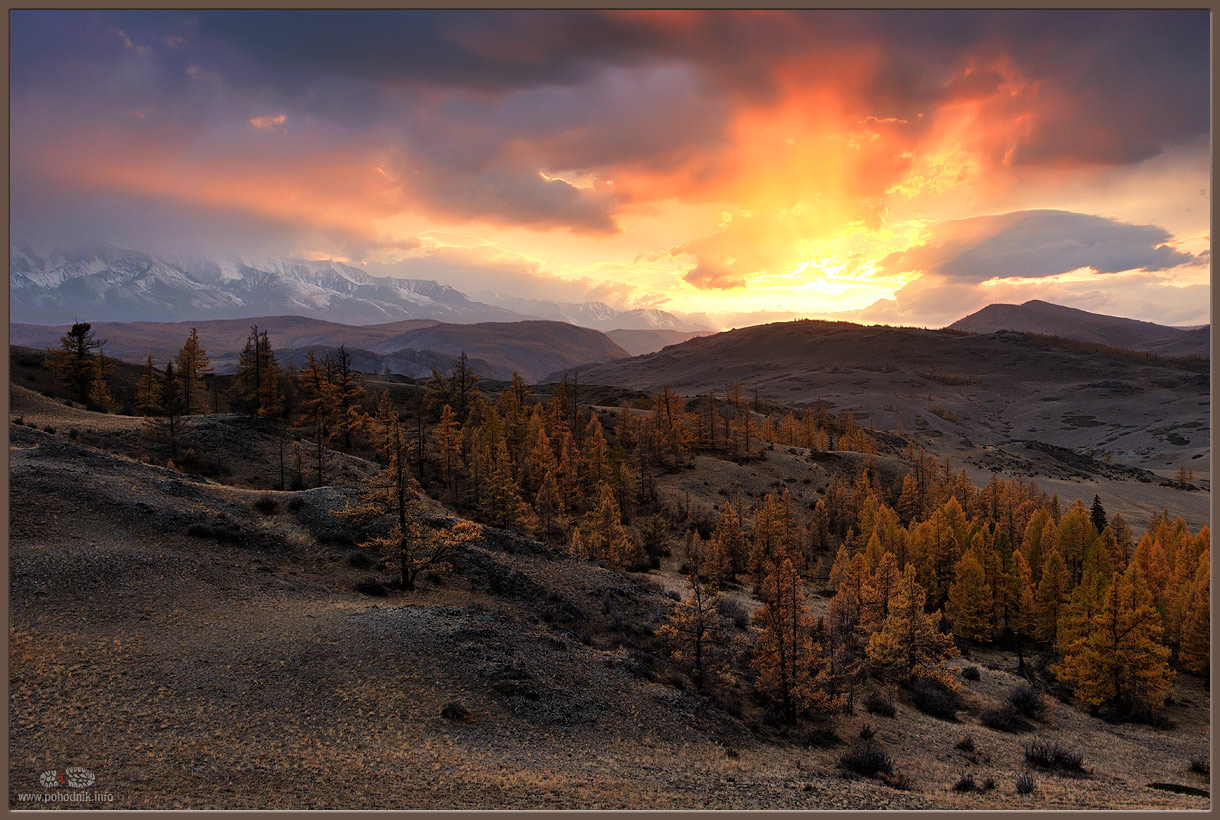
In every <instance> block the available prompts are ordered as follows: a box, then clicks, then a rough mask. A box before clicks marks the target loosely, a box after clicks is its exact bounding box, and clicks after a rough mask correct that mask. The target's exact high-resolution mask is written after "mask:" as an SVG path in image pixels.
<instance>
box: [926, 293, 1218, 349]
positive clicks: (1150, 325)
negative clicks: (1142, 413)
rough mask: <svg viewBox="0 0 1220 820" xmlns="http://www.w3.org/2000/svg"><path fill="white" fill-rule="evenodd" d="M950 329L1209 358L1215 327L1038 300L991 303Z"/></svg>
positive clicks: (960, 320) (954, 324) (958, 321)
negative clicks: (1014, 333) (1165, 322)
mask: <svg viewBox="0 0 1220 820" xmlns="http://www.w3.org/2000/svg"><path fill="white" fill-rule="evenodd" d="M949 328H950V329H951V330H964V331H967V332H970V333H994V332H996V331H998V330H1016V331H1021V332H1023V333H1042V334H1045V335H1048V336H1059V337H1060V338H1064V339H1075V340H1077V341H1082V342H1096V343H1098V344H1104V345H1109V346H1110V347H1121V348H1125V349H1127V350H1140V351H1144V352H1149V353H1156V354H1157V355H1160V356H1208V355H1209V353H1210V346H1211V328H1210V326H1208V325H1205V326H1203V327H1201V328H1196V329H1184V328H1177V327H1171V326H1169V325H1158V324H1156V323H1154V322H1142V321H1139V320H1137V319H1125V318H1122V317H1119V316H1107V315H1105V314H1103V313H1090V312H1089V311H1087V310H1079V309H1077V308H1070V307H1064V306H1063V305H1056V304H1052V303H1050V302H1043V301H1041V300H1040V299H1033V300H1030V301H1028V302H1025V303H1023V304H1020V305H1008V304H994V305H988V306H987V307H985V308H983V309H982V310H980V311H977V312H976V313H972V314H970V315H969V316H966V317H964V318H962V319H958V320H957V321H956V322H954V323H953V324H951V325H949Z"/></svg>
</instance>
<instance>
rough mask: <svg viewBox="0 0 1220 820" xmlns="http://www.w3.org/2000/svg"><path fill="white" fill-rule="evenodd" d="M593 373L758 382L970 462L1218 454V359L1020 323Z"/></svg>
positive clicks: (799, 341)
mask: <svg viewBox="0 0 1220 820" xmlns="http://www.w3.org/2000/svg"><path fill="white" fill-rule="evenodd" d="M556 375H559V374H554V375H553V376H552V378H554V377H555V376H556ZM580 378H581V381H582V382H586V383H589V384H604V385H609V386H615V387H625V388H633V389H637V390H647V391H657V390H660V389H661V388H662V387H663V386H664V385H666V384H668V385H669V386H670V387H671V388H673V389H674V390H676V391H677V392H678V393H680V394H682V395H686V396H696V395H701V394H704V393H707V392H709V391H714V392H716V393H717V394H718V395H724V392H725V390H726V389H727V388H728V387H729V386H730V385H732V384H733V383H735V382H737V383H740V384H741V385H742V387H743V389H744V392H745V393H746V395H747V396H749V395H752V392H753V390H754V389H755V388H757V390H758V394H759V396H760V397H761V398H762V399H770V400H773V401H778V402H781V403H786V404H798V405H810V404H812V403H814V402H818V401H826V402H827V403H828V404H829V405H830V408H831V410H832V411H835V412H837V411H839V410H842V409H850V410H851V411H852V412H853V413H854V414H855V415H856V418H857V420H859V421H860V422H861V423H862V424H867V423H870V422H872V423H875V424H876V426H877V427H878V428H879V429H882V430H895V429H898V426H899V425H902V427H903V428H905V429H906V430H908V431H912V432H914V433H915V434H916V435H917V436H919V437H920V438H921V440H922V441H923V442H925V444H926V446H927V447H928V448H929V449H931V450H933V451H934V452H939V453H942V454H947V455H953V456H955V457H957V458H966V457H969V458H972V459H975V460H978V459H979V458H981V456H980V452H979V448H980V447H982V448H984V449H986V448H998V449H999V450H1003V449H1005V448H1007V449H1010V450H1011V449H1013V448H1023V447H1024V445H1020V444H1019V442H1023V441H1034V442H1038V443H1041V444H1045V445H1049V446H1054V447H1061V448H1066V449H1068V450H1072V451H1079V452H1084V453H1088V454H1090V455H1092V456H1095V457H1097V458H1099V459H1100V458H1102V457H1103V456H1104V455H1105V454H1106V453H1107V452H1109V453H1111V455H1112V458H1113V459H1114V461H1116V462H1117V463H1121V464H1128V465H1132V466H1138V467H1140V468H1146V469H1151V470H1157V469H1160V470H1173V469H1176V468H1177V467H1179V466H1181V465H1183V464H1188V465H1191V466H1193V467H1195V468H1196V469H1205V465H1206V463H1207V462H1206V459H1207V457H1208V455H1209V453H1210V426H1209V412H1208V411H1209V386H1210V378H1209V374H1208V366H1207V363H1206V362H1199V361H1175V360H1167V359H1158V358H1155V357H1152V356H1148V355H1146V354H1137V353H1132V352H1129V351H1123V350H1118V349H1111V350H1109V351H1108V352H1097V351H1095V350H1092V349H1086V346H1084V345H1081V344H1079V343H1075V342H1056V341H1055V340H1048V339H1045V338H1034V337H1029V336H1027V335H1025V334H1022V333H1014V332H1011V331H1001V332H997V333H989V334H966V333H960V332H952V331H944V330H939V331H938V330H920V329H915V328H895V327H884V326H873V327H866V326H862V325H856V324H851V323H847V322H821V321H812V320H804V321H797V322H786V323H777V324H770V325H759V326H756V327H748V328H742V329H739V330H733V331H728V332H725V333H720V334H717V335H715V336H707V337H703V338H698V339H692V340H690V341H687V342H684V343H682V344H679V345H675V346H672V347H668V348H665V349H664V350H662V351H659V352H656V353H651V354H648V355H646V356H637V357H635V358H632V359H627V360H624V361H616V362H610V363H606V364H600V365H593V366H585V367H582V368H581V369H580ZM1010 455H1012V454H1010ZM1000 456H1001V454H1000V453H998V452H997V453H996V454H995V458H996V459H999V458H1000Z"/></svg>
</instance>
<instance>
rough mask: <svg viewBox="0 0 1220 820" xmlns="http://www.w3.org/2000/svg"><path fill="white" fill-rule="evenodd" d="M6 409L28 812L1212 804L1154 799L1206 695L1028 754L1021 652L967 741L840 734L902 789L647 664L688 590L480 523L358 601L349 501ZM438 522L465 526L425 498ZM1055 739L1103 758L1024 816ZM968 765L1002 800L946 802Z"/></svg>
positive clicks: (994, 663) (256, 436) (93, 417)
mask: <svg viewBox="0 0 1220 820" xmlns="http://www.w3.org/2000/svg"><path fill="white" fill-rule="evenodd" d="M14 397H15V399H16V403H17V404H19V405H20V407H21V409H22V412H23V413H25V418H24V419H23V422H24V423H23V424H20V425H14V426H13V427H12V428H11V430H12V435H11V464H12V467H11V469H12V473H11V476H12V497H11V503H12V511H13V515H12V520H11V553H10V590H11V603H10V606H11V608H10V617H11V624H10V626H11V631H10V693H11V695H10V697H11V700H10V714H11V734H10V744H11V745H10V770H9V777H10V805H15V800H16V798H15V795H16V794H17V793H20V792H25V791H36V790H37V788H36V786H35V784H36V782H37V776H38V773H39V772H41V771H43V770H45V769H47V768H49V767H55V766H63V765H79V766H84V767H86V768H88V769H90V770H91V771H93V772H95V773H96V775H97V778H98V786H99V788H100V789H102V790H104V791H105V792H108V793H112V794H114V795H115V802H114V804H113V805H111V806H109V807H111V808H116V809H140V808H145V809H151V808H161V809H164V808H180V809H187V808H190V809H220V808H225V809H237V808H268V807H271V806H274V807H275V808H277V809H304V808H313V809H323V808H333V809H338V808H350V807H352V806H357V805H358V806H361V807H364V808H380V809H404V808H410V809H477V808H484V809H491V808H495V809H503V808H581V809H595V808H603V809H611V808H633V809H661V808H706V809H823V810H825V809H866V808H867V809H877V808H908V809H915V808H919V809H944V808H965V809H980V808H996V807H1001V806H1003V807H1006V808H1012V807H1020V808H1026V807H1028V808H1039V809H1041V808H1054V807H1058V808H1097V807H1102V806H1104V807H1107V808H1179V809H1184V808H1204V807H1206V805H1207V802H1208V801H1207V799H1206V798H1203V797H1199V796H1193V795H1191V794H1182V793H1174V792H1171V791H1165V790H1164V789H1163V788H1159V787H1158V788H1154V787H1152V786H1150V784H1154V783H1161V784H1165V783H1168V784H1177V785H1179V786H1184V787H1186V788H1188V789H1195V790H1196V791H1198V790H1199V789H1200V787H1205V786H1206V782H1205V781H1203V780H1202V779H1201V778H1200V777H1199V776H1198V775H1196V774H1193V773H1191V772H1190V771H1189V770H1188V765H1189V761H1190V759H1191V758H1193V757H1198V756H1200V755H1206V751H1207V736H1206V731H1207V730H1206V726H1207V713H1206V709H1207V695H1206V693H1205V692H1204V691H1203V689H1202V688H1201V686H1200V684H1199V682H1198V681H1197V680H1195V679H1193V678H1191V677H1189V676H1182V677H1181V678H1180V679H1179V681H1178V682H1177V689H1178V696H1177V697H1176V698H1175V700H1174V702H1173V704H1172V705H1171V706H1170V707H1169V709H1168V717H1169V719H1170V721H1172V724H1173V726H1174V728H1170V729H1157V728H1154V727H1151V726H1144V725H1135V724H1132V725H1123V726H1117V727H1116V726H1112V725H1109V724H1105V723H1103V722H1102V721H1099V720H1097V719H1096V718H1092V717H1089V716H1088V715H1087V714H1086V713H1085V712H1084V711H1083V710H1082V709H1081V708H1080V707H1079V706H1075V705H1072V704H1070V703H1051V704H1050V706H1049V711H1048V713H1047V715H1046V717H1045V718H1044V719H1043V720H1042V721H1041V722H1040V724H1039V725H1038V726H1037V727H1034V728H1033V729H1031V731H1030V732H1029V733H1023V734H1017V735H1014V734H1008V733H1003V732H998V731H995V730H993V729H989V728H986V727H984V726H982V725H980V724H979V714H980V713H981V712H982V711H983V710H985V709H986V708H988V707H990V706H992V705H994V704H995V703H996V702H998V701H999V700H1000V699H1001V698H1002V697H1003V695H1004V693H1005V692H1006V691H1007V690H1008V689H1009V688H1010V687H1011V686H1012V685H1013V684H1014V683H1016V682H1017V681H1018V678H1017V676H1016V675H1015V672H1014V665H1015V659H1014V658H1013V656H1012V655H1011V654H1009V653H1004V652H999V651H989V652H980V653H976V654H975V656H974V657H972V658H970V659H958V660H956V661H954V665H955V668H960V667H963V666H965V665H967V664H975V665H978V666H980V667H981V668H982V670H983V671H982V676H981V678H980V679H979V680H978V681H975V682H970V681H966V682H964V684H965V691H966V702H965V707H966V708H965V711H963V712H962V713H961V714H960V715H959V717H958V719H957V720H956V721H945V720H938V719H935V718H932V717H929V716H927V715H925V714H922V713H920V712H918V711H916V710H915V709H914V708H913V707H912V706H910V705H909V704H908V703H906V702H900V703H898V705H897V712H896V716H895V717H894V718H886V717H879V716H875V715H869V714H867V713H866V712H864V710H862V709H858V710H857V711H856V713H855V714H852V715H845V716H842V717H841V718H840V719H838V720H837V721H836V726H835V730H834V731H835V733H836V735H837V736H838V737H840V738H843V739H846V740H849V739H851V738H852V737H855V736H856V735H857V734H858V733H859V732H860V731H861V730H862V727H863V726H864V725H865V724H869V725H870V726H871V727H872V729H873V730H874V731H875V732H876V733H877V737H878V738H879V739H880V740H881V741H882V742H883V743H884V744H885V745H886V747H887V748H888V749H889V751H890V753H891V755H892V756H893V758H894V761H895V765H896V767H897V769H898V770H899V771H900V772H902V773H903V774H904V775H906V776H907V778H908V779H909V780H908V782H907V785H906V788H902V789H897V788H891V787H889V786H886V785H883V784H882V783H880V782H878V781H875V780H869V779H863V778H859V777H857V776H855V775H849V774H846V773H844V772H843V771H842V770H841V769H840V767H839V766H838V759H839V756H840V754H841V753H842V751H843V750H844V748H845V745H843V744H844V742H845V741H834V740H831V739H828V738H823V739H822V740H819V742H818V743H817V744H812V745H811V743H810V739H809V738H806V737H801V736H792V735H785V734H784V733H782V732H780V731H778V730H777V729H775V728H774V727H768V726H767V725H765V724H763V723H759V722H758V721H757V719H756V717H754V716H753V715H754V714H755V712H754V710H752V709H751V708H750V707H748V705H746V706H744V707H743V709H742V710H738V711H737V712H736V713H735V712H734V711H733V710H729V709H726V708H725V707H723V706H720V705H717V704H716V703H715V702H713V701H711V700H709V699H707V698H704V697H702V696H700V695H697V694H695V693H694V692H692V691H690V689H689V687H688V685H687V684H686V683H684V681H683V678H682V676H681V675H679V674H677V673H676V672H675V671H674V669H673V667H672V665H671V663H670V661H669V660H668V658H667V657H666V656H665V654H664V653H663V652H662V651H661V650H660V648H659V646H658V644H657V641H656V629H657V627H658V626H659V624H660V623H661V620H662V619H663V618H664V617H665V616H666V614H667V613H668V612H669V611H670V610H671V609H672V607H673V604H674V599H673V595H672V594H671V593H669V592H667V590H668V589H673V588H676V587H677V586H678V578H677V576H676V574H675V573H674V572H673V569H672V568H662V569H661V570H659V571H655V572H652V573H648V574H628V573H622V572H616V571H611V570H609V569H606V568H604V567H601V566H599V565H597V564H593V563H588V562H585V561H582V560H578V559H575V558H572V557H571V556H569V555H567V554H566V553H563V552H558V551H555V550H553V549H551V548H548V547H546V546H544V545H542V544H539V543H537V542H533V541H530V540H529V539H525V538H522V537H520V536H516V535H512V534H510V533H506V532H502V531H499V530H495V529H485V530H484V538H483V539H482V540H481V541H480V542H478V543H476V544H475V545H474V546H472V547H470V548H467V549H466V550H465V551H463V552H462V553H460V554H459V555H457V556H456V557H455V558H454V561H453V564H454V571H453V572H452V573H450V574H446V575H440V576H435V577H432V578H428V579H425V583H424V584H423V585H422V587H421V588H420V589H418V590H417V591H415V592H412V593H402V592H390V593H389V595H388V596H384V597H377V596H374V597H370V596H367V595H362V594H360V593H357V592H356V591H355V590H354V587H355V585H356V584H357V583H358V582H360V581H362V580H365V579H368V578H369V577H370V576H372V575H376V574H377V568H376V567H372V568H364V567H362V568H357V567H356V566H353V563H355V562H353V560H352V558H351V556H352V547H351V541H352V538H353V537H356V536H357V535H358V534H357V533H354V532H352V531H349V530H345V529H344V528H342V527H340V526H337V524H336V521H337V519H336V518H335V516H334V514H333V513H334V511H336V510H339V509H342V508H344V507H345V506H347V505H348V504H349V503H350V502H351V501H352V499H353V498H354V494H355V489H354V487H353V486H352V485H351V484H350V483H346V484H343V485H340V486H333V487H322V488H316V489H311V490H304V491H299V492H270V491H265V490H252V489H246V488H239V487H232V486H225V485H222V484H218V483H215V482H213V481H205V480H201V479H197V478H193V477H191V476H188V475H183V474H182V473H180V472H176V471H172V470H167V469H164V468H161V467H157V466H154V465H150V464H145V463H141V462H140V461H138V460H136V459H133V458H131V457H128V456H126V455H124V454H122V453H121V452H114V451H113V449H111V443H112V442H113V441H115V440H120V441H121V437H122V436H123V435H124V434H125V430H126V428H127V427H128V426H129V425H130V423H131V422H130V421H129V420H127V419H125V418H124V417H114V416H101V415H99V414H93V413H88V412H87V411H83V410H79V409H74V408H67V407H64V406H63V405H61V404H59V403H57V402H54V401H51V400H47V399H45V398H42V397H37V396H33V395H29V394H27V393H26V392H23V391H20V390H17V391H16V392H15V394H14ZM211 421H212V422H213V423H214V424H215V425H216V428H215V430H214V431H213V434H214V439H215V441H216V445H215V451H216V454H217V456H218V457H223V458H234V457H236V454H237V453H240V452H243V451H260V448H262V447H264V445H265V442H264V440H263V439H262V438H261V436H262V435H263V433H261V432H260V431H258V430H257V429H253V428H250V427H249V426H245V425H242V424H241V423H240V421H239V420H237V419H235V418H232V417H217V418H214V419H212V420H211ZM35 423H37V425H38V426H39V429H34V427H33V426H31V425H32V424H35ZM47 427H50V428H51V429H53V430H54V432H50V431H48V430H47V429H46V428H47ZM71 429H76V430H77V433H76V438H75V439H74V438H72V437H71V433H70V432H69V431H70V430H71ZM86 432H87V433H88V434H89V435H91V436H95V437H96V439H95V441H96V445H94V444H89V443H86V441H84V439H85V438H86ZM791 458H792V460H793V464H795V463H796V462H797V461H799V457H798V455H792V456H791ZM844 458H848V459H850V458H851V454H845V455H844ZM785 464H786V462H785V461H784V460H782V459H778V458H777V459H775V460H772V459H768V460H767V461H766V462H764V463H763V464H759V465H755V466H752V467H742V468H740V469H742V470H743V471H746V472H748V473H751V474H752V473H755V472H760V471H761V472H762V473H763V474H762V475H760V476H758V477H757V479H756V480H757V481H758V484H757V485H756V486H757V487H759V488H761V487H763V486H767V485H769V484H770V483H771V482H773V481H782V480H783V476H784V475H785V474H786V473H785V469H786V468H785ZM726 469H727V468H726ZM699 475H700V471H699V470H698V469H696V470H693V471H688V472H686V473H679V474H678V476H684V477H685V478H684V480H686V481H688V482H690V483H691V484H694V483H696V482H697V481H699V480H700V479H698V478H697V476H699ZM705 477H706V478H708V479H713V480H716V481H722V480H724V483H725V484H731V481H729V480H726V479H727V477H718V476H715V475H713V474H711V473H707V474H706V476H705ZM740 477H741V478H742V479H743V483H744V479H745V478H746V476H745V475H742V476H740ZM423 514H424V515H425V516H427V517H429V518H444V517H446V516H447V515H449V514H448V513H447V512H446V511H445V510H444V509H443V508H442V507H440V506H439V505H437V504H434V503H429V504H427V505H426V507H425V509H424V511H423ZM737 597H738V599H739V600H741V601H743V602H745V605H747V606H748V607H752V606H753V603H752V602H751V601H750V599H749V597H748V596H744V595H742V596H737ZM814 606H815V610H817V611H820V609H819V608H820V607H824V601H818V600H817V599H815V604H814ZM82 613H87V616H85V617H82ZM754 629H756V627H755V626H753V625H749V624H748V623H743V624H741V625H739V626H738V627H737V630H738V633H737V634H738V636H739V638H740V639H745V638H747V637H748V635H749V633H750V631H752V630H754ZM68 693H71V697H68V696H67V694H68ZM1035 733H1036V734H1037V735H1038V736H1045V737H1050V738H1055V739H1061V740H1063V741H1064V742H1066V743H1070V744H1072V745H1073V746H1077V747H1079V748H1082V749H1083V750H1084V751H1085V755H1086V758H1085V764H1086V769H1087V771H1086V773H1085V774H1084V775H1083V776H1079V777H1067V776H1061V775H1055V774H1039V775H1038V788H1037V790H1036V791H1035V793H1034V794H1033V795H1031V796H1027V797H1021V796H1018V795H1017V794H1016V793H1015V791H1014V778H1015V775H1016V773H1017V772H1018V771H1019V769H1020V767H1021V765H1022V756H1023V751H1022V750H1023V746H1024V743H1026V742H1027V741H1028V740H1029V739H1030V738H1031V737H1033V736H1034V735H1035ZM967 734H969V735H971V736H972V737H973V738H974V741H975V743H976V747H975V751H973V752H969V753H968V752H965V751H963V750H961V749H959V748H958V745H959V741H960V740H961V738H962V737H963V736H964V735H967ZM963 771H972V772H974V773H975V774H976V775H977V777H978V778H979V779H980V781H982V779H983V778H987V777H990V778H993V779H994V781H995V783H996V787H995V789H994V790H992V791H988V792H983V793H974V794H960V793H957V792H955V791H953V790H952V788H951V787H952V785H953V783H954V782H955V781H956V780H957V778H958V777H959V775H960V774H961V773H962V772H963Z"/></svg>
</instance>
